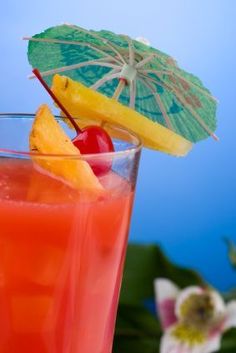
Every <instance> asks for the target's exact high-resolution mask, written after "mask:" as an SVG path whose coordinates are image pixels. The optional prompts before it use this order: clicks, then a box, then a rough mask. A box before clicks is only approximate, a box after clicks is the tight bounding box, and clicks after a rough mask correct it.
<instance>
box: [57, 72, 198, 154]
mask: <svg viewBox="0 0 236 353" xmlns="http://www.w3.org/2000/svg"><path fill="white" fill-rule="evenodd" d="M51 89H52V91H53V92H54V94H56V95H57V97H58V98H59V99H60V101H61V103H62V104H63V105H64V106H65V107H66V108H67V109H68V110H69V111H70V113H71V114H72V115H73V116H75V117H78V116H80V117H83V116H86V118H89V119H97V120H99V121H108V122H111V123H114V124H118V125H120V126H123V127H124V128H127V129H129V130H131V131H133V132H134V133H135V134H137V135H138V136H139V137H140V138H141V140H142V142H143V144H144V146H146V147H148V148H151V149H155V150H160V151H162V152H166V153H169V154H172V155H175V156H184V155H185V154H187V153H188V152H189V151H190V149H191V147H192V144H191V142H190V141H188V140H186V139H185V138H183V137H182V136H180V135H178V134H176V133H175V132H173V131H171V130H169V129H167V128H165V127H164V126H162V125H161V124H158V123H156V122H153V121H151V120H149V119H148V118H146V117H145V116H143V115H142V114H140V113H138V112H136V111H135V110H133V109H131V108H128V107H126V106H124V105H122V104H121V103H119V102H117V101H116V100H114V99H112V98H108V97H106V96H105V95H103V94H101V93H99V92H96V91H94V90H93V89H90V88H88V87H86V86H84V85H83V84H82V83H80V82H77V81H73V80H72V79H70V78H68V77H65V76H60V75H58V74H57V75H55V76H54V78H53V84H52V87H51Z"/></svg>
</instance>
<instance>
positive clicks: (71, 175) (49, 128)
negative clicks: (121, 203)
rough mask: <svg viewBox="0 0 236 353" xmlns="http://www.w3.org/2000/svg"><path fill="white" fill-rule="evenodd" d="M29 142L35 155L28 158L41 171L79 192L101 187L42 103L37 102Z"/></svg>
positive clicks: (101, 188)
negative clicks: (38, 105)
mask: <svg viewBox="0 0 236 353" xmlns="http://www.w3.org/2000/svg"><path fill="white" fill-rule="evenodd" d="M29 145H30V151H31V152H37V153H38V154H39V155H35V156H34V155H32V158H33V160H34V162H35V163H36V164H37V165H38V166H39V167H41V168H43V170H45V171H47V172H49V173H50V174H52V175H54V176H55V177H57V178H58V179H60V180H62V181H64V182H66V183H68V184H69V185H70V186H72V187H73V188H75V189H77V190H79V191H92V192H95V193H96V192H101V191H102V190H103V187H102V185H101V184H100V182H99V180H98V178H97V177H96V175H95V174H94V173H93V171H92V169H91V167H90V165H89V164H88V162H86V161H85V160H83V159H82V158H80V151H79V150H78V148H77V147H75V146H74V145H73V143H72V141H71V140H70V138H69V137H68V136H67V135H66V133H65V132H64V130H63V129H62V127H61V126H60V125H59V123H58V122H57V121H56V119H55V118H54V116H53V114H52V113H51V111H50V109H49V107H48V106H47V105H46V104H43V105H41V106H40V107H39V109H38V111H37V113H36V116H35V120H34V123H33V126H32V130H31V133H30V137H29ZM47 155H50V156H47ZM52 155H55V157H54V156H52ZM63 156H64V157H63Z"/></svg>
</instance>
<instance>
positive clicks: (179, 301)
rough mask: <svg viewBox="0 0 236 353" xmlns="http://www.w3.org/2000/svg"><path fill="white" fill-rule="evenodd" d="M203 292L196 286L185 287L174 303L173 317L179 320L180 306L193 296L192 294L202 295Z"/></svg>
mask: <svg viewBox="0 0 236 353" xmlns="http://www.w3.org/2000/svg"><path fill="white" fill-rule="evenodd" d="M203 292H204V289H202V288H201V287H197V286H190V287H187V288H185V289H183V290H182V291H181V292H180V294H179V296H178V298H177V301H176V306H175V315H176V316H177V317H178V318H180V317H181V312H180V311H181V310H180V308H181V305H182V304H183V302H185V300H186V299H187V298H188V297H189V296H191V295H193V294H202V293H203Z"/></svg>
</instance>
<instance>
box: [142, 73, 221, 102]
mask: <svg viewBox="0 0 236 353" xmlns="http://www.w3.org/2000/svg"><path fill="white" fill-rule="evenodd" d="M140 72H142V73H144V74H147V75H148V74H149V73H150V74H155V75H157V76H158V75H159V74H162V73H163V74H166V75H173V76H177V77H178V78H179V79H181V80H183V81H184V82H186V83H187V84H189V85H190V86H193V87H194V88H196V89H197V90H198V91H200V92H201V93H202V94H204V95H206V96H207V97H209V98H211V99H212V100H214V101H216V100H217V99H216V98H215V97H213V96H212V95H211V94H210V93H209V92H207V91H206V90H204V89H202V88H201V87H199V86H198V85H196V84H195V83H194V82H191V81H188V80H186V79H185V78H183V77H182V76H180V75H178V74H177V73H176V72H174V71H171V70H163V71H162V70H160V71H157V70H140ZM158 77H159V76H158Z"/></svg>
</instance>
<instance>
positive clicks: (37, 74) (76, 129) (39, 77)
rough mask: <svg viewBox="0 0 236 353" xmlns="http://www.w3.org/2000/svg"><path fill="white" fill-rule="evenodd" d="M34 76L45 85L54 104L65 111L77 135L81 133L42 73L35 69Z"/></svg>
mask: <svg viewBox="0 0 236 353" xmlns="http://www.w3.org/2000/svg"><path fill="white" fill-rule="evenodd" d="M32 72H33V74H34V75H35V76H36V77H37V79H38V80H39V81H40V83H41V84H42V85H43V87H44V88H45V89H46V91H47V92H48V93H49V95H50V96H51V97H52V99H53V100H54V102H55V103H56V104H57V105H58V107H59V108H60V109H61V110H62V111H63V113H64V114H65V116H66V118H68V119H69V120H70V122H71V124H72V125H73V126H74V128H75V131H76V132H77V134H79V133H81V129H80V128H79V126H78V125H77V124H76V122H75V120H74V119H73V118H72V116H71V115H70V113H69V112H68V111H67V109H66V108H65V107H64V106H63V105H62V103H61V102H60V101H59V99H58V98H57V97H56V96H55V94H54V93H53V92H52V90H51V88H50V87H49V86H48V84H47V83H46V82H45V81H44V79H43V77H42V76H41V74H40V72H39V70H38V69H33V70H32Z"/></svg>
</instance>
